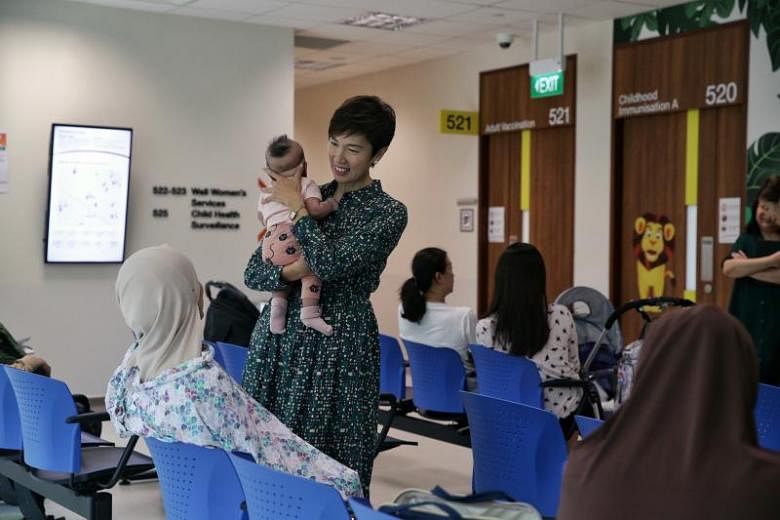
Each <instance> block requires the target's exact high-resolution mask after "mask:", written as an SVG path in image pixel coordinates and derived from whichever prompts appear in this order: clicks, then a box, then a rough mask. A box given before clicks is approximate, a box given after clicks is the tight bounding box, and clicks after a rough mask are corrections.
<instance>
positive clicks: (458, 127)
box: [439, 110, 479, 135]
mask: <svg viewBox="0 0 780 520" xmlns="http://www.w3.org/2000/svg"><path fill="white" fill-rule="evenodd" d="M439 131H440V132H441V133H442V134H462V135H477V134H478V133H479V112H461V111H457V110H442V111H441V112H440V115H439Z"/></svg>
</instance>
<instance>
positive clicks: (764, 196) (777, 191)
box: [745, 175, 780, 235]
mask: <svg viewBox="0 0 780 520" xmlns="http://www.w3.org/2000/svg"><path fill="white" fill-rule="evenodd" d="M760 200H765V201H767V202H774V203H775V204H777V203H778V202H779V201H780V175H772V176H770V177H767V179H766V180H765V181H764V183H763V184H762V185H761V188H760V189H759V190H758V195H756V200H754V201H753V205H752V206H751V209H752V213H751V216H750V222H748V224H747V226H746V228H745V231H747V232H748V233H750V234H752V235H761V230H760V229H759V227H758V222H756V212H757V211H758V203H759V201H760Z"/></svg>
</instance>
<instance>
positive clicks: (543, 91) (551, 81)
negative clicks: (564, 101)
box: [531, 70, 563, 99]
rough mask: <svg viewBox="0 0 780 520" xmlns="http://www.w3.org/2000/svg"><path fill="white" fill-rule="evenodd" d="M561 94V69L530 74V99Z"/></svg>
mask: <svg viewBox="0 0 780 520" xmlns="http://www.w3.org/2000/svg"><path fill="white" fill-rule="evenodd" d="M561 94H563V71H562V70H559V71H556V72H550V73H547V74H537V75H536V76H531V99H534V98H545V97H552V96H560V95H561Z"/></svg>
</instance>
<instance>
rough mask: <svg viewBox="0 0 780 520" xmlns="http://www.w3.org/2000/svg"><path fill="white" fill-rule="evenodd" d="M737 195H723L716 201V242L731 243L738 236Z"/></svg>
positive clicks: (739, 205)
mask: <svg viewBox="0 0 780 520" xmlns="http://www.w3.org/2000/svg"><path fill="white" fill-rule="evenodd" d="M741 202H742V200H741V199H740V198H739V197H723V198H722V199H720V201H718V244H733V243H734V242H736V241H737V238H738V237H739V216H740V215H739V212H740V207H741Z"/></svg>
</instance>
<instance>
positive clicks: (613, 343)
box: [555, 287, 623, 354]
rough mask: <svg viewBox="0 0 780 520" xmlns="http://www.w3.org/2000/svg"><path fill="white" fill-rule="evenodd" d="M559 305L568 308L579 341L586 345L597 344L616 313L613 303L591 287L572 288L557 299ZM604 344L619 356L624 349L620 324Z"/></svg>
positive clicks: (608, 335) (612, 329)
mask: <svg viewBox="0 0 780 520" xmlns="http://www.w3.org/2000/svg"><path fill="white" fill-rule="evenodd" d="M555 303H557V304H558V305H564V306H566V307H567V308H568V309H569V310H570V311H571V315H572V317H573V318H574V324H575V325H576V327H577V341H578V343H579V344H580V345H582V344H584V343H596V341H598V338H599V336H600V335H601V332H602V331H603V330H604V324H605V323H606V322H607V318H609V315H610V314H612V313H613V312H614V311H615V307H613V306H612V302H610V301H609V299H608V298H607V297H606V296H604V295H603V294H601V293H600V292H599V291H597V290H596V289H593V288H591V287H572V288H571V289H566V290H565V291H563V292H562V293H561V294H559V295H558V297H557V298H556V299H555ZM604 344H605V345H607V346H608V347H609V349H610V350H611V351H612V352H613V353H614V354H618V353H619V352H620V350H621V349H622V348H623V336H622V334H621V333H620V324H618V322H615V323H614V325H612V328H611V329H610V330H609V331H607V335H606V337H605V338H604Z"/></svg>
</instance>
